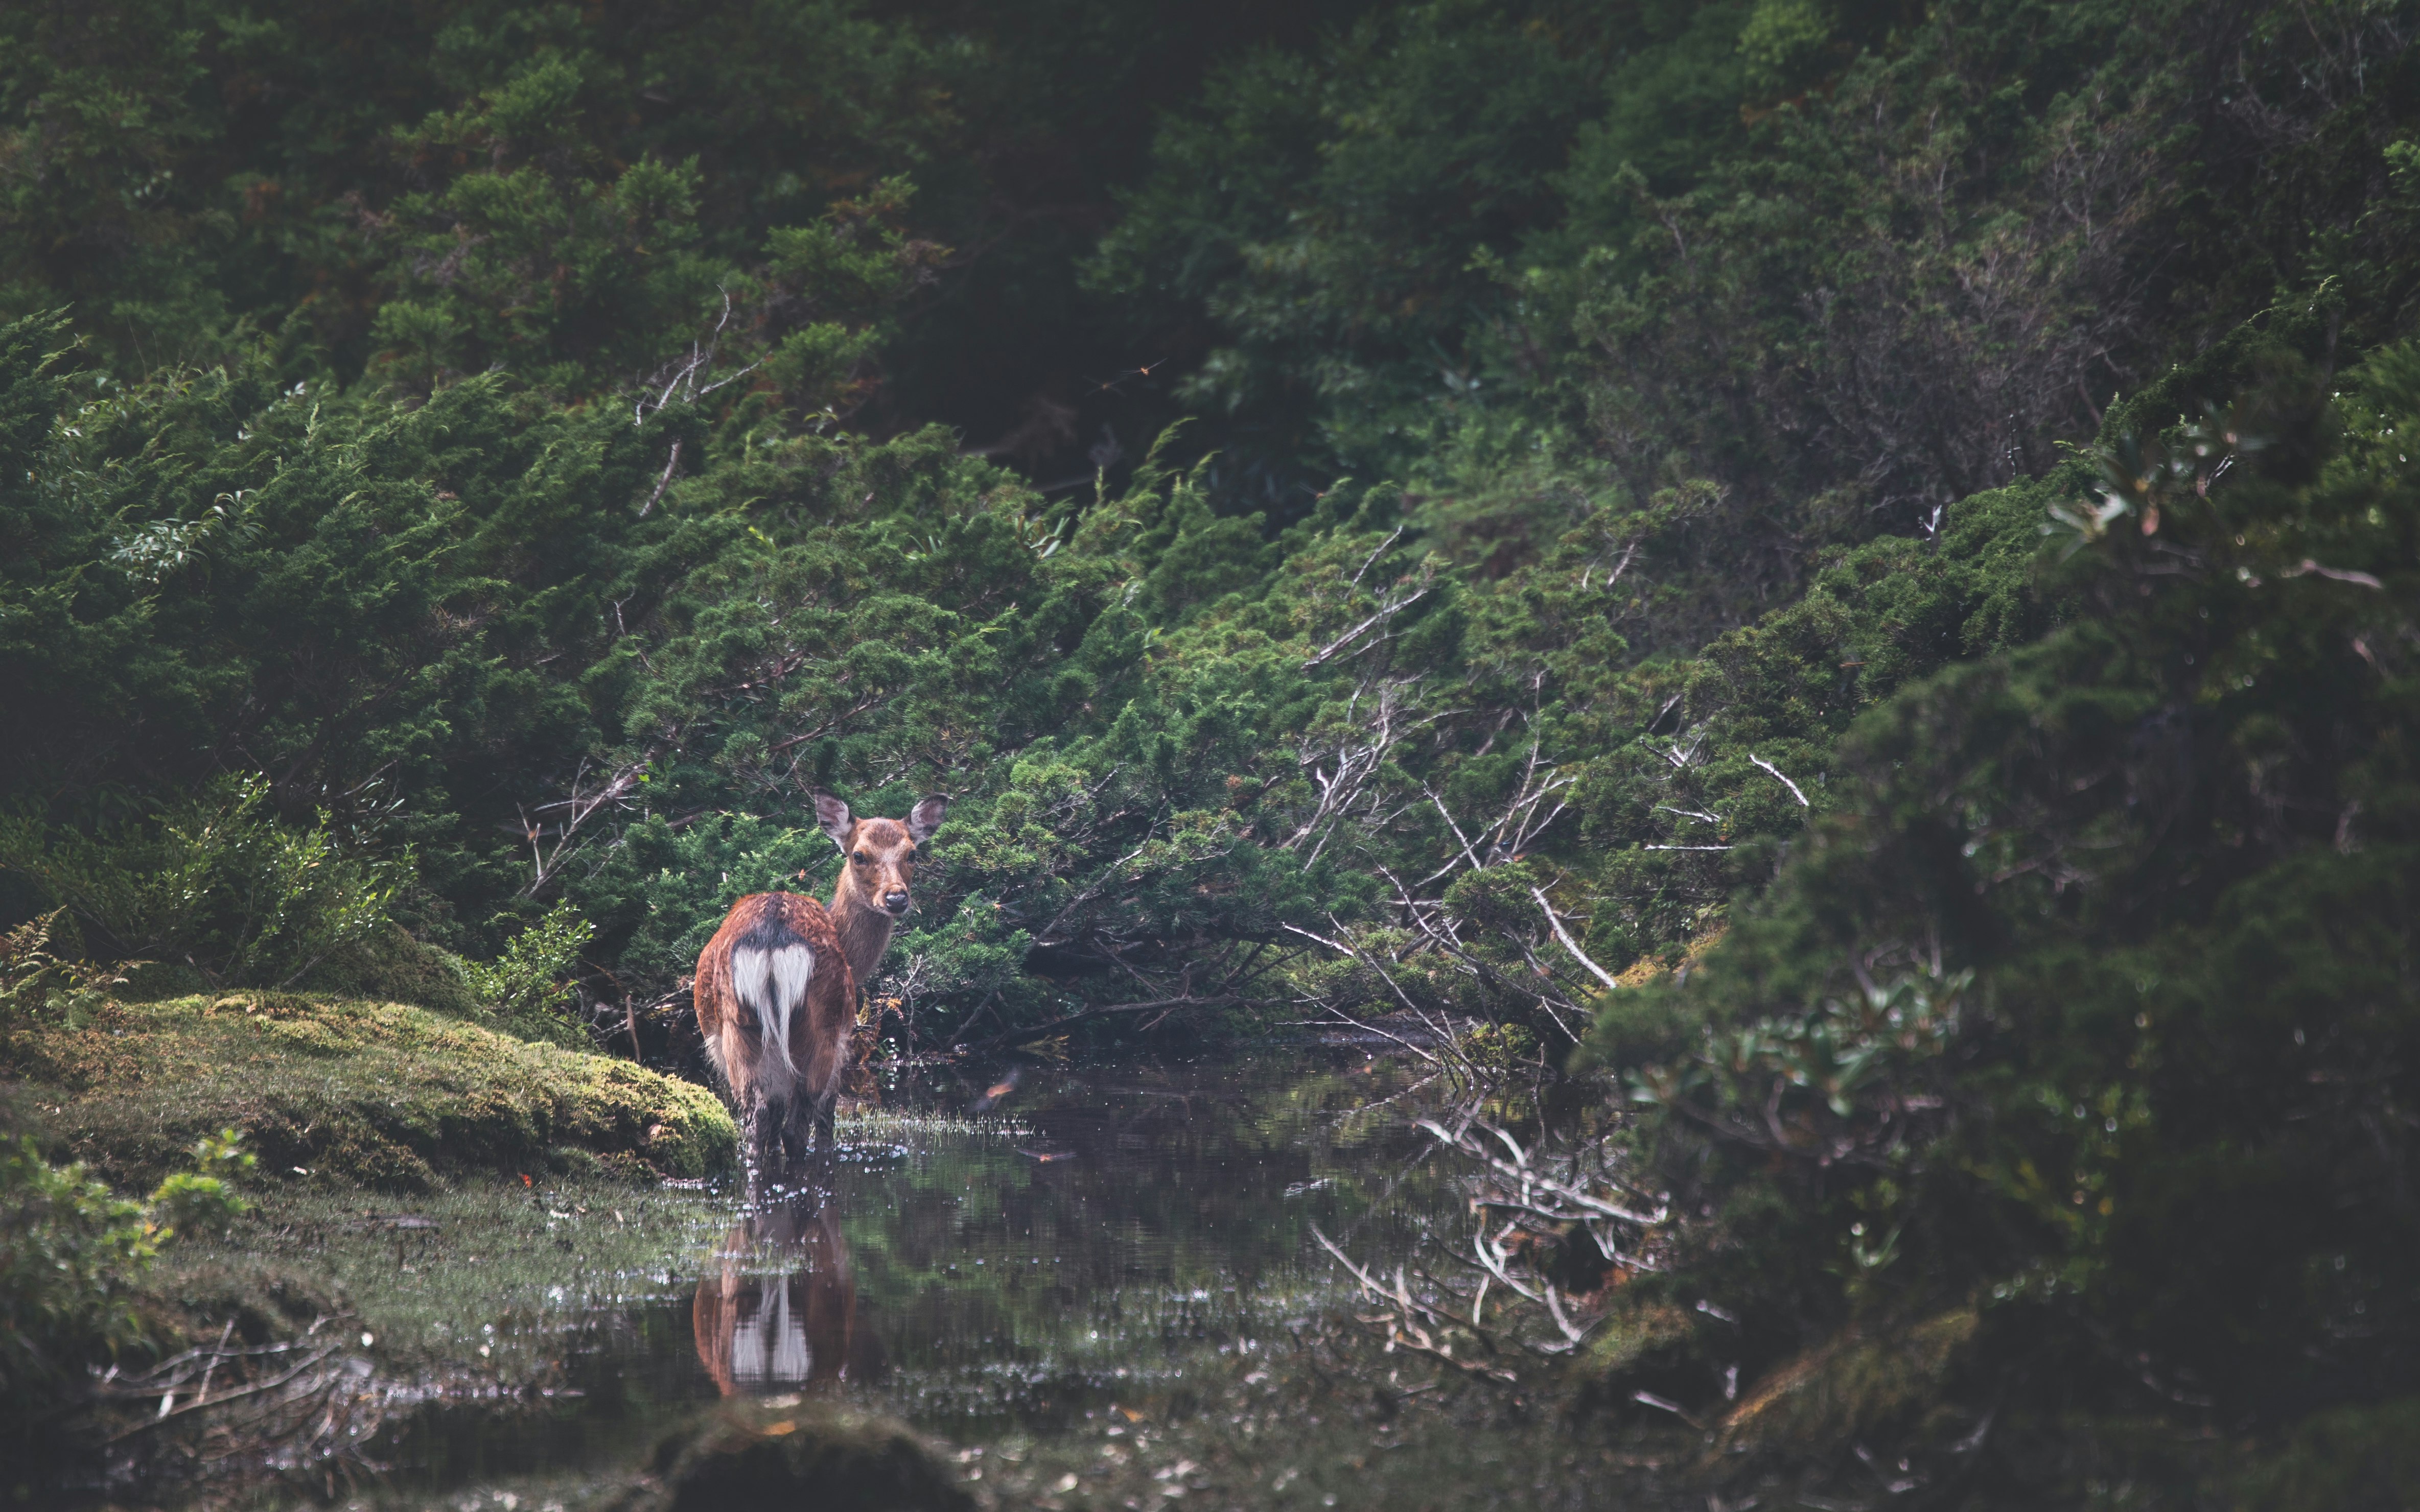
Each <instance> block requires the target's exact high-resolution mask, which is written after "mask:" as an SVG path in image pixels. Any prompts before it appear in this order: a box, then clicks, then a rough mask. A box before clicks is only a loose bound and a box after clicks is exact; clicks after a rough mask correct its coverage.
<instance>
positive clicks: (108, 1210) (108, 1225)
mask: <svg viewBox="0 0 2420 1512" xmlns="http://www.w3.org/2000/svg"><path fill="white" fill-rule="evenodd" d="M191 1158H192V1160H193V1162H194V1169H192V1170H190V1171H180V1172H178V1173H176V1174H175V1175H172V1176H170V1177H168V1178H167V1179H166V1180H163V1182H161V1184H160V1187H159V1189H158V1190H157V1191H155V1192H153V1193H152V1195H151V1197H150V1200H149V1201H148V1202H140V1203H138V1202H134V1201H132V1200H130V1199H128V1198H125V1197H121V1196H116V1194H114V1193H112V1192H111V1191H110V1189H109V1187H108V1185H107V1184H106V1183H105V1182H102V1181H101V1180H96V1179H94V1178H93V1177H91V1176H89V1175H87V1174H86V1173H85V1166H84V1165H83V1164H82V1163H81V1162H79V1163H77V1164H75V1165H68V1166H64V1167H61V1166H55V1165H51V1164H50V1163H49V1162H47V1161H45V1160H43V1159H42V1156H41V1152H40V1150H39V1149H38V1148H37V1147H36V1145H35V1142H34V1141H33V1140H32V1139H31V1138H29V1137H19V1138H17V1139H13V1140H8V1141H5V1142H0V1405H5V1407H6V1408H7V1412H5V1414H0V1422H5V1423H6V1424H8V1428H6V1429H0V1432H7V1433H9V1434H16V1433H24V1432H31V1431H35V1430H38V1429H39V1427H40V1426H41V1425H42V1424H43V1423H44V1422H46V1421H53V1420H55V1419H56V1417H57V1416H58V1415H59V1413H60V1412H61V1411H62V1410H63V1409H66V1408H70V1407H72V1406H73V1405H75V1403H76V1402H77V1401H78V1400H79V1399H80V1396H81V1390H80V1388H81V1386H82V1384H83V1381H82V1377H83V1373H84V1367H85V1365H88V1364H94V1363H98V1362H99V1361H100V1360H101V1359H103V1358H105V1357H108V1356H114V1355H116V1354H117V1353H119V1352H120V1351H121V1350H126V1349H129V1348H131V1347H133V1346H136V1345H139V1344H141V1343H143V1342H144V1334H143V1330H142V1326H141V1323H140V1320H139V1319H137V1317H136V1315H135V1310H134V1305H133V1290H132V1288H133V1287H134V1285H135V1283H137V1282H138V1281H139V1280H141V1278H142V1276H143V1273H144V1272H145V1271H146V1270H147V1269H148V1268H149V1266H150V1264H151V1262H152V1261H153V1260H154V1259H155V1258H157V1257H158V1256H159V1253H160V1249H161V1246H162V1245H163V1244H165V1243H167V1242H169V1241H170V1240H171V1239H173V1238H174V1237H175V1236H176V1234H177V1233H178V1232H179V1231H184V1232H193V1231H195V1230H198V1229H207V1228H212V1227H221V1226H224V1225H225V1223H226V1222H227V1220H229V1219H231V1218H234V1217H236V1216H237V1215H239V1214H240V1213H241V1212H243V1211H244V1210H245V1203H244V1201H243V1198H242V1197H241V1196H239V1195H238V1194H237V1193H236V1191H235V1187H234V1183H235V1181H236V1180H238V1179H240V1177H241V1176H242V1175H243V1174H244V1173H245V1172H248V1171H250V1170H251V1169H252V1167H253V1164H254V1157H253V1156H252V1155H251V1154H250V1153H248V1152H247V1151H245V1150H243V1149H241V1136H240V1135H239V1134H237V1132H236V1131H235V1130H233V1129H225V1130H222V1131H220V1132H219V1133H218V1134H212V1135H209V1136H207V1137H205V1138H204V1139H202V1141H201V1142H200V1143H199V1144H197V1145H195V1146H194V1149H193V1151H192V1156H191Z"/></svg>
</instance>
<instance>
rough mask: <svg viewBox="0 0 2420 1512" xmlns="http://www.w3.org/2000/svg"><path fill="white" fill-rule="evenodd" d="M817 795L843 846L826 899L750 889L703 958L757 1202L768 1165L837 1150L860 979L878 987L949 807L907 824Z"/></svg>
mask: <svg viewBox="0 0 2420 1512" xmlns="http://www.w3.org/2000/svg"><path fill="white" fill-rule="evenodd" d="M812 796H813V800H814V810H815V821H816V824H817V825H818V826H819V827H820V828H821V829H822V830H823V832H824V833H825V834H826V835H828V836H830V838H831V840H832V841H833V843H835V844H837V845H838V846H840V848H841V869H840V881H839V884H838V886H837V887H835V888H834V890H833V892H832V901H831V903H830V904H829V905H827V904H825V903H819V902H817V901H816V900H814V899H813V898H807V897H801V896H800V895H799V894H797V893H792V892H752V893H750V894H748V895H747V896H746V897H744V898H741V899H740V900H739V901H738V902H737V903H733V904H732V905H731V912H730V913H729V914H727V915H725V916H724V917H723V920H722V927H721V928H720V929H718V930H716V931H715V932H714V937H713V938H712V939H710V940H708V941H706V949H704V950H702V951H700V952H699V954H698V958H697V976H696V978H695V987H694V989H693V995H694V1002H695V1005H696V1009H697V1027H698V1034H699V1036H700V1037H701V1038H702V1039H704V1040H705V1041H706V1059H707V1061H708V1062H710V1063H711V1064H712V1065H713V1067H714V1071H715V1074H716V1075H717V1076H718V1077H720V1078H721V1082H722V1084H723V1087H724V1088H726V1089H727V1090H728V1091H729V1092H730V1094H731V1101H732V1103H733V1104H734V1105H735V1106H736V1107H737V1109H738V1110H739V1115H740V1125H741V1133H740V1153H741V1155H742V1157H743V1158H744V1159H745V1161H746V1162H747V1165H748V1176H749V1188H750V1191H751V1193H752V1194H753V1193H754V1191H755V1189H756V1186H757V1183H758V1181H759V1180H761V1179H762V1177H763V1175H764V1173H765V1172H766V1171H767V1170H768V1169H772V1168H777V1167H778V1168H787V1167H788V1166H789V1165H793V1164H795V1163H796V1162H798V1161H799V1160H800V1159H802V1158H803V1157H805V1156H806V1155H807V1153H808V1152H809V1150H810V1149H830V1148H831V1144H832V1116H833V1112H834V1103H836V1102H837V1101H838V1098H839V1094H840V1086H841V1081H842V1078H843V1077H844V1076H845V1075H846V1074H847V1072H848V1061H849V1047H850V1041H851V1031H852V1030H854V1028H855V1027H856V1025H857V987H858V983H860V982H861V981H870V980H873V977H874V971H875V968H876V966H877V965H878V964H880V963H881V961H882V956H883V952H885V951H886V950H888V949H890V948H891V933H892V930H893V929H895V928H897V926H898V923H899V920H900V919H902V918H906V917H907V912H908V910H909V909H910V908H912V907H913V906H914V895H913V894H912V893H911V892H910V891H909V885H910V884H911V883H912V882H913V881H914V879H915V872H916V859H917V855H918V852H919V851H920V849H921V848H922V847H923V844H924V842H925V841H928V840H930V839H932V837H933V831H935V830H936V829H939V827H940V826H941V821H942V819H943V818H945V817H946V816H947V815H948V813H949V810H950V800H949V799H948V798H947V797H946V796H944V795H940V794H930V795H926V796H924V797H923V798H921V799H919V800H918V801H917V803H916V806H915V807H914V808H913V809H911V810H908V813H907V818H906V819H904V820H902V819H858V818H855V817H854V816H852V815H851V814H850V812H849V810H848V805H847V804H846V803H844V802H843V801H841V800H840V799H839V798H838V797H835V796H834V795H831V794H830V793H826V792H823V791H821V790H820V789H818V790H817V791H816V792H815V793H814V795H812Z"/></svg>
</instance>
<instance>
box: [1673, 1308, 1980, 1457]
mask: <svg viewBox="0 0 2420 1512" xmlns="http://www.w3.org/2000/svg"><path fill="white" fill-rule="evenodd" d="M1977 1322H1978V1319H1977V1316H1976V1313H1975V1310H1974V1309H1973V1308H1971V1307H1961V1308H1958V1309H1955V1310H1953V1311H1950V1312H1946V1313H1941V1314H1939V1315H1937V1316H1935V1317H1931V1318H1927V1319H1922V1320H1921V1321H1918V1322H1915V1323H1910V1324H1906V1325H1903V1326H1899V1327H1892V1328H1877V1329H1872V1330H1868V1331H1862V1332H1861V1331H1858V1330H1854V1329H1852V1330H1849V1331H1847V1332H1845V1333H1843V1334H1842V1335H1841V1336H1839V1337H1838V1338H1836V1339H1834V1340H1833V1341H1832V1342H1831V1343H1829V1344H1825V1345H1823V1347H1821V1348H1819V1349H1815V1350H1808V1351H1807V1353H1805V1354H1802V1355H1800V1356H1799V1357H1798V1358H1796V1359H1795V1360H1792V1361H1791V1362H1789V1363H1788V1364H1786V1365H1782V1366H1781V1367H1780V1368H1778V1369H1776V1370H1775V1371H1774V1372H1773V1373H1772V1374H1770V1375H1768V1376H1766V1377H1765V1378H1764V1380H1763V1381H1760V1382H1758V1384H1757V1386H1756V1387H1755V1389H1754V1390H1752V1391H1750V1392H1749V1393H1748V1394H1747V1396H1746V1398H1745V1400H1743V1401H1742V1402H1741V1403H1740V1404H1739V1406H1738V1407H1737V1408H1735V1409H1733V1410H1732V1412H1731V1413H1730V1416H1729V1417H1727V1418H1725V1419H1724V1421H1723V1427H1722V1437H1721V1443H1722V1445H1723V1447H1725V1448H1726V1449H1737V1448H1756V1447H1774V1446H1787V1447H1796V1448H1807V1447H1813V1446H1820V1445H1829V1444H1838V1443H1850V1442H1852V1441H1854V1440H1855V1439H1856V1438H1858V1437H1860V1436H1861V1435H1866V1434H1870V1433H1871V1432H1873V1431H1874V1429H1875V1428H1877V1427H1881V1426H1883V1425H1885V1424H1888V1423H1891V1422H1894V1421H1898V1420H1902V1419H1904V1418H1906V1417H1907V1416H1908V1415H1909V1414H1910V1413H1912V1412H1915V1411H1916V1410H1917V1409H1918V1408H1920V1407H1921V1406H1922V1404H1924V1403H1925V1402H1926V1401H1927V1400H1928V1399H1937V1397H1938V1395H1939V1391H1940V1387H1941V1385H1942V1382H1943V1381H1944V1380H1945V1378H1947V1375H1948V1373H1949V1370H1950V1367H1951V1366H1952V1365H1954V1364H1955V1363H1956V1362H1957V1360H1958V1357H1959V1355H1960V1354H1961V1352H1962V1350H1964V1349H1965V1347H1966V1346H1967V1344H1968V1343H1970V1342H1971V1341H1972V1340H1973V1339H1974V1337H1975V1330H1976V1326H1977Z"/></svg>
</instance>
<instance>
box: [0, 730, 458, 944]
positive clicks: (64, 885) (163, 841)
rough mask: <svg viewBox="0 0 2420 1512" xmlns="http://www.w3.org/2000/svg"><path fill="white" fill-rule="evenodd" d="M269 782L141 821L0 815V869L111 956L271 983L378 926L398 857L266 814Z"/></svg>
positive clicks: (403, 872) (401, 864)
mask: <svg viewBox="0 0 2420 1512" xmlns="http://www.w3.org/2000/svg"><path fill="white" fill-rule="evenodd" d="M269 795H270V790H269V782H268V779H265V778H261V777H257V776H244V777H233V778H226V779H221V780H219V781H218V782H216V783H214V784H212V785H211V786H210V787H209V789H207V790H206V791H205V792H203V793H202V794H200V795H196V796H194V797H193V798H190V799H187V800H185V801H183V802H180V803H178V804H176V805H174V806H172V807H171V808H170V809H168V810H167V811H165V812H163V814H161V815H160V816H159V817H158V818H157V819H155V820H153V821H150V822H148V823H137V824H130V825H114V826H107V827H101V828H99V829H98V830H97V832H95V833H92V834H86V833H84V832H81V831H79V830H76V829H73V828H54V827H52V826H50V825H45V824H43V823H41V822H40V821H39V820H38V819H35V818H32V817H26V816H22V815H21V816H19V817H15V818H0V867H7V868H10V869H13V870H15V871H18V872H23V873H25V874H26V875H28V876H30V877H32V878H33V879H34V880H35V881H37V882H38V883H39V885H40V886H41V887H42V888H43V889H44V890H45V891H47V892H48V893H50V894H51V895H52V896H53V897H54V898H58V899H60V900H62V901H64V902H65V903H66V904H67V905H68V906H70V907H71V908H73V909H74V910H75V912H76V915H77V918H78V920H79V922H80V923H81V924H82V925H83V926H84V927H85V929H86V930H87V931H89V932H91V933H94V934H98V935H99V936H100V937H101V939H103V940H105V941H107V942H108V944H109V947H110V949H112V950H113V951H114V952H116V954H117V955H119V956H121V957H130V958H131V957H136V956H145V957H152V958H166V959H169V960H173V961H176V962H178V963H181V964H185V965H188V966H190V967H192V968H193V969H194V970H196V971H198V972H200V973H201V974H202V976H203V977H204V978H206V979H207V980H209V981H210V982H212V983H213V984H237V983H250V984H257V985H261V986H277V987H284V986H288V985H290V984H292V983H293V982H294V981H296V980H300V979H301V978H302V977H303V976H304V975H306V974H307V973H308V972H309V971H310V970H311V968H312V967H313V966H316V965H318V964H319V963H320V962H321V961H323V960H325V959H327V957H328V956H329V955H330V954H331V953H332V952H334V951H335V950H338V949H342V948H344V947H345V946H347V945H349V944H352V943H354V942H355V941H358V940H361V939H363V938H365V937H366V936H367V935H369V934H370V933H372V932H374V931H376V930H378V929H379V928H380V927H381V926H383V925H384V924H385V923H386V922H387V907H388V904H389V903H390V902H391V901H392V900H393V898H394V896H395V894H396V889H397V888H398V887H401V886H402V884H403V881H404V879H405V878H406V877H408V876H409V875H410V874H411V863H410V861H409V859H408V858H406V859H401V860H396V861H380V860H374V859H365V858H361V857H357V856H349V855H347V854H346V853H345V852H344V851H343V850H342V849H341V848H340V847H339V846H338V844H337V842H336V840H335V838H334V835H333V834H332V833H331V832H330V830H329V827H328V820H327V816H326V815H325V814H322V815H320V817H319V822H318V824H317V825H314V826H313V827H312V828H310V829H308V830H302V831H296V830H293V829H290V828H287V826H285V825H279V824H278V823H276V821H275V820H274V819H273V818H272V817H271V816H270V815H269V814H268V813H267V812H266V811H265V810H266V808H267V806H268V802H269Z"/></svg>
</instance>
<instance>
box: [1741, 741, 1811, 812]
mask: <svg viewBox="0 0 2420 1512" xmlns="http://www.w3.org/2000/svg"><path fill="white" fill-rule="evenodd" d="M1747 759H1748V760H1749V761H1752V762H1754V763H1756V764H1757V765H1759V766H1761V767H1763V768H1764V769H1765V771H1766V772H1767V773H1768V774H1770V775H1771V776H1772V778H1773V779H1774V780H1775V781H1776V782H1778V783H1780V784H1781V785H1782V786H1783V787H1786V788H1788V789H1789V790H1790V795H1791V796H1792V797H1793V798H1796V799H1797V800H1798V807H1800V808H1801V809H1812V808H1813V807H1815V806H1814V805H1813V804H1811V803H1808V802H1807V795H1806V794H1804V793H1801V792H1799V791H1798V784H1797V783H1795V782H1792V780H1790V779H1788V778H1786V777H1784V776H1782V775H1781V768H1779V767H1778V766H1776V765H1774V764H1772V763H1771V762H1769V761H1766V760H1765V759H1764V758H1763V757H1761V756H1759V755H1758V754H1757V753H1756V752H1754V751H1750V752H1748V754H1747Z"/></svg>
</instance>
